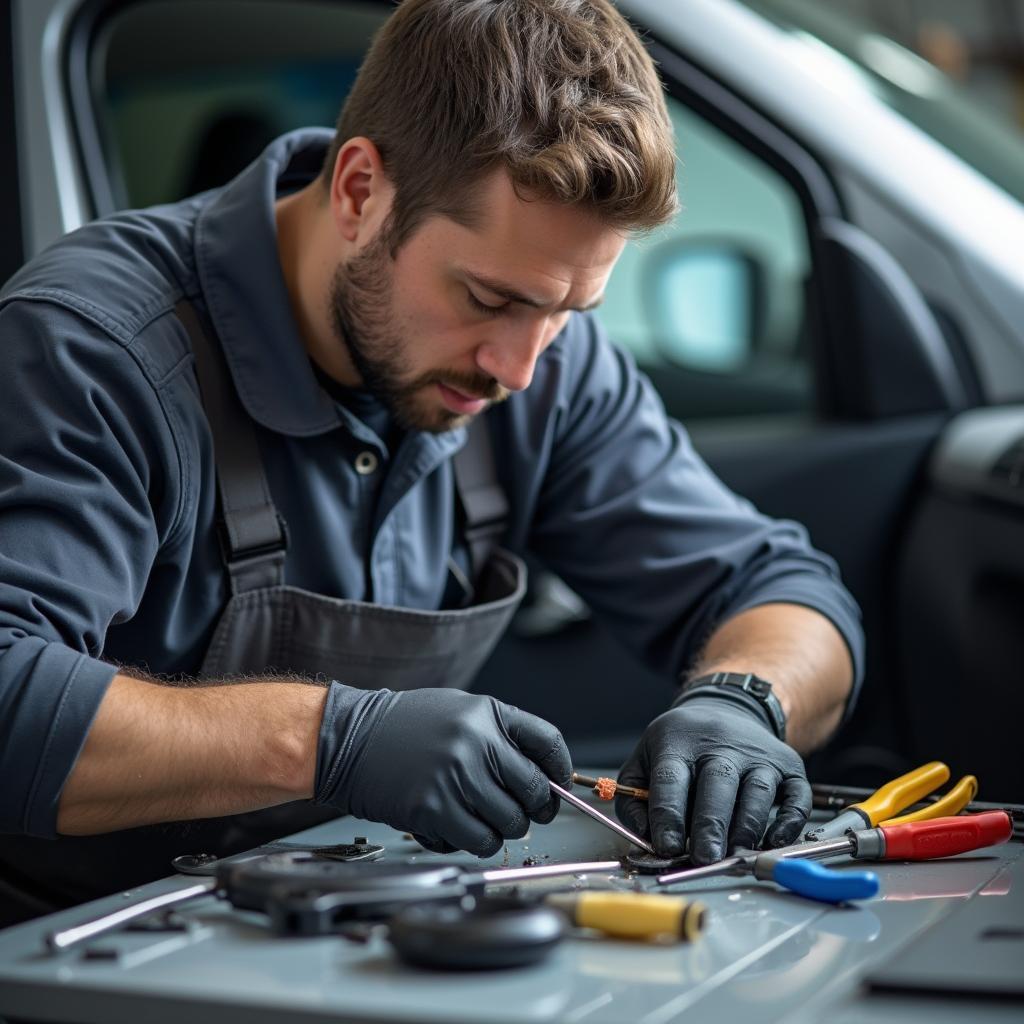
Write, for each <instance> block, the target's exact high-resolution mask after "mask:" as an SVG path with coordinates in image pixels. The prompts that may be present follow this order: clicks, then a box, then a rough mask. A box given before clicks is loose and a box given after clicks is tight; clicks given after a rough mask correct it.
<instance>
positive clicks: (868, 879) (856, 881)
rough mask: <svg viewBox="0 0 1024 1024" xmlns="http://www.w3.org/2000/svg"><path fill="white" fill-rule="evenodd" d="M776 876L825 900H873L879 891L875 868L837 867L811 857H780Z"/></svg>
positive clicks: (805, 893)
mask: <svg viewBox="0 0 1024 1024" xmlns="http://www.w3.org/2000/svg"><path fill="white" fill-rule="evenodd" d="M772 878H773V879H774V880H775V881H776V882H778V883H779V885H782V886H785V888H787V889H790V890H792V891H793V892H795V893H799V894H800V895H801V896H806V897H807V898H808V899H812V900H818V901H819V902H821V903H843V902H845V901H846V900H869V899H871V897H872V896H877V895H878V875H876V874H875V873H874V871H833V870H831V869H829V868H826V867H824V866H823V865H821V864H816V863H815V862H814V861H810V860H780V861H779V862H778V864H776V865H775V868H774V870H773V871H772Z"/></svg>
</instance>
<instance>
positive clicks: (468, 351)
mask: <svg viewBox="0 0 1024 1024" xmlns="http://www.w3.org/2000/svg"><path fill="white" fill-rule="evenodd" d="M481 188H482V189H483V190H484V194H483V196H482V198H483V205H482V209H483V211H484V213H483V216H482V218H481V220H480V223H479V224H478V225H477V226H476V227H475V228H472V229H471V228H466V227H463V226H461V225H459V224H456V223H455V222H454V221H452V220H449V219H448V218H446V217H441V216H435V217H430V218H428V219H427V220H426V221H424V222H423V223H422V224H421V225H420V226H419V227H418V228H417V229H416V230H415V231H414V232H413V234H412V235H411V236H410V237H409V239H408V240H407V241H406V242H405V243H404V244H403V245H402V247H401V248H400V249H399V250H398V253H397V255H396V256H395V258H394V259H392V258H391V255H390V253H389V252H388V249H387V246H386V244H385V243H384V241H383V240H382V238H381V236H380V234H378V235H376V237H374V238H373V239H372V240H370V241H369V242H368V243H367V244H366V245H364V246H363V248H362V249H360V250H359V252H358V253H356V255H354V256H353V257H351V258H350V259H348V260H347V261H346V262H344V263H342V264H340V265H339V266H338V268H337V269H336V271H335V273H334V278H333V281H332V284H331V294H330V312H331V319H332V325H333V327H334V330H335V333H336V334H337V335H338V337H339V339H341V340H342V341H343V342H344V344H345V345H346V347H347V349H348V353H349V356H350V357H351V360H352V363H353V365H354V367H355V369H356V371H357V372H358V374H359V376H360V377H361V378H362V383H363V384H364V385H365V386H366V387H368V388H370V389H371V390H373V391H374V392H375V393H376V394H377V395H378V396H379V397H380V398H381V399H382V400H383V401H384V402H386V403H387V404H388V405H389V407H390V408H391V410H392V412H393V413H394V414H395V416H396V417H397V418H398V420H399V421H400V423H401V425H402V426H403V427H405V428H406V429H412V430H428V431H433V432H435V433H436V432H441V431H444V430H450V429H452V428H453V427H456V426H458V425H460V424H462V423H464V422H466V421H467V420H468V419H470V418H471V417H472V416H475V415H476V414H477V413H479V412H482V411H483V410H484V409H485V408H486V407H487V406H488V405H489V404H491V403H494V402H500V401H502V400H503V399H505V398H507V397H508V394H509V392H511V391H522V390H523V389H524V388H526V387H527V386H528V385H529V383H530V380H531V378H532V377H533V370H534V366H535V365H536V362H537V357H538V356H539V355H540V354H541V352H543V351H544V349H546V348H547V347H548V345H550V344H551V342H552V341H553V340H554V338H555V336H556V335H557V334H558V332H559V331H561V329H562V328H563V327H564V326H565V323H566V321H567V320H568V318H569V313H570V311H571V310H573V309H588V308H591V307H593V306H595V305H597V304H598V303H599V302H600V300H601V297H602V294H603V292H604V288H605V283H606V282H607V280H608V275H609V274H610V273H611V271H612V267H613V266H614V265H615V261H616V260H617V259H618V257H619V254H620V253H621V251H622V247H623V245H624V244H625V237H624V236H623V234H622V233H620V232H619V231H616V230H614V229H612V228H609V227H608V226H607V225H604V224H601V223H600V222H598V221H597V220H596V219H595V218H594V217H593V216H592V215H590V214H589V213H587V212H584V211H581V210H579V209H575V208H572V207H568V206H563V205H557V204H552V203H543V202H524V201H523V200H521V199H520V198H519V197H518V196H517V195H516V194H515V191H514V189H513V188H512V185H511V183H510V182H509V180H508V178H507V176H506V175H505V174H504V173H503V172H499V173H496V174H494V175H492V176H490V177H489V178H488V179H486V180H485V182H484V183H483V184H482V185H481Z"/></svg>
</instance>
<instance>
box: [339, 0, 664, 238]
mask: <svg viewBox="0 0 1024 1024" xmlns="http://www.w3.org/2000/svg"><path fill="white" fill-rule="evenodd" d="M360 135H362V136H365V137H367V138H369V139H370V140H371V141H372V142H373V143H374V144H375V145H376V146H377V148H378V150H379V151H380V154H381V159H382V160H383V163H384V168H385V172H386V173H387V175H388V178H389V179H390V180H391V182H392V184H393V185H394V187H395V203H394V208H393V210H392V213H391V218H390V222H389V224H388V225H387V226H386V228H385V230H386V232H387V237H388V240H389V243H390V246H391V248H392V250H394V249H397V248H398V247H399V246H400V245H401V244H402V242H403V241H404V240H405V239H406V238H408V236H409V234H410V233H411V232H412V230H413V229H414V228H415V227H416V226H417V225H418V224H419V223H420V222H421V221H422V220H423V219H424V218H425V217H427V216H429V215H431V214H443V215H445V216H448V217H451V218H452V219H454V220H456V221H459V222H461V223H464V224H472V223H473V222H474V221H475V212H476V211H475V210H474V208H473V205H472V195H471V190H472V186H473V185H474V184H476V183H477V182H478V181H479V179H480V178H481V177H482V176H483V175H485V174H487V173H488V172H490V171H491V170H493V169H495V168H497V167H499V166H504V168H505V169H506V170H507V171H508V174H509V176H510V178H511V180H512V183H513V185H514V187H515V188H516V191H517V192H519V194H520V195H521V196H523V197H524V198H531V199H541V200H546V201H551V202H558V203H566V204H579V205H582V206H586V207H589V208H590V209H591V210H592V211H593V212H594V213H595V214H596V215H597V216H598V217H600V218H601V219H602V220H604V221H606V222H607V223H609V224H611V225H612V226H614V227H617V228H622V229H625V230H645V229H650V228H653V227H656V226H658V225H659V224H663V223H664V222H665V221H667V220H669V219H670V218H671V217H672V216H673V215H674V214H675V212H676V209H677V201H676V187H675V148H674V145H673V141H672V126H671V122H670V121H669V117H668V112H667V111H666V109H665V100H664V96H663V94H662V88H661V83H660V81H659V79H658V75H657V72H656V71H655V69H654V63H653V61H652V60H651V58H650V55H649V54H648V53H647V51H646V49H645V48H644V46H643V43H642V42H641V41H640V39H639V38H638V37H637V35H636V33H635V32H634V31H633V29H632V28H631V27H630V26H629V24H628V23H627V22H626V21H625V19H624V18H623V17H622V15H620V14H619V13H618V12H617V11H616V10H615V8H614V7H613V6H612V5H611V4H610V3H608V2H607V0H404V2H403V3H402V4H400V6H399V7H398V9H397V11H396V12H395V13H394V14H393V15H392V16H391V18H389V20H388V21H387V22H386V23H385V25H384V26H383V27H382V28H381V30H380V31H379V32H378V34H377V36H376V37H375V39H374V41H373V44H372V45H371V47H370V50H369V52H368V54H367V56H366V59H365V61H364V62H363V65H362V68H361V69H360V71H359V76H358V78H357V79H356V82H355V84H354V85H353V87H352V91H351V93H350V94H349V96H348V99H347V100H346V102H345V105H344V107H343V108H342V111H341V115H340V117H339V118H338V125H337V132H336V135H335V138H334V142H333V144H332V145H331V147H330V150H329V152H328V154H327V158H326V161H325V163H324V169H323V180H324V182H325V184H326V185H327V187H330V182H331V178H332V175H333V171H334V164H335V161H336V158H337V155H338V150H339V149H340V148H341V146H342V145H343V144H344V142H345V141H346V140H348V139H351V138H355V137H356V136H360Z"/></svg>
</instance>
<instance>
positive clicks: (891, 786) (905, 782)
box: [850, 761, 949, 827]
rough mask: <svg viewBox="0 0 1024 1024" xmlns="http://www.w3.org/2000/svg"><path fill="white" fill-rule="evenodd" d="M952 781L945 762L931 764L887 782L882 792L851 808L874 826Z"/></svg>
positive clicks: (879, 791)
mask: <svg viewBox="0 0 1024 1024" xmlns="http://www.w3.org/2000/svg"><path fill="white" fill-rule="evenodd" d="M948 778H949V769H948V768H947V767H946V766H945V765H944V764H943V763H942V762H941V761H929V762H928V763H927V764H923V765H921V767H920V768H915V769H914V770H913V771H912V772H907V774H906V775H901V776H900V777H899V778H898V779H893V780H892V782H887V783H886V784H885V785H884V786H882V787H881V788H880V789H876V790H875V792H874V793H872V794H871V796H869V797H868V798H867V800H863V801H861V803H859V804H851V805H850V806H851V807H855V808H857V810H859V811H860V812H861V814H863V815H864V816H865V817H866V818H867V819H868V821H870V822H871V825H872V827H874V826H875V825H877V824H878V823H879V822H880V821H886V820H887V819H889V818H891V817H893V816H894V815H896V814H899V812H900V811H902V810H903V808H904V807H909V806H910V805H911V804H914V803H917V801H918V800H920V799H921V797H923V796H927V795H928V794H929V793H930V792H932V790H934V789H937V788H938V787H939V786H941V785H942V784H943V783H944V782H945V781H946V780H947V779H948Z"/></svg>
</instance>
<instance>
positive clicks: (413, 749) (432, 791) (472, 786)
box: [313, 682, 572, 857]
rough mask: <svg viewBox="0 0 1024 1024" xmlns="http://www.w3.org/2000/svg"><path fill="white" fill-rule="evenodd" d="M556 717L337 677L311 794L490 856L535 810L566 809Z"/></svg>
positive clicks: (566, 774) (567, 768)
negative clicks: (561, 803)
mask: <svg viewBox="0 0 1024 1024" xmlns="http://www.w3.org/2000/svg"><path fill="white" fill-rule="evenodd" d="M571 778H572V762H571V759H570V757H569V751H568V750H567V749H566V746H565V741H564V740H563V739H562V736H561V734H560V733H559V731H558V730H557V729H556V728H555V727H554V726H553V725H551V724H550V723H548V722H545V721H544V720H543V719H541V718H537V717H536V716H535V715H530V714H527V713H526V712H525V711H520V710H519V708H516V707H513V706H512V705H510V704H503V703H502V702H501V701H500V700H495V699H494V698H493V697H484V696H480V695H478V694H471V693H463V692H462V691H461V690H447V689H423V690H408V691H403V692H401V693H394V692H392V691H390V690H357V689H355V688H353V687H351V686H343V685H342V684H341V683H338V682H333V683H331V688H330V692H329V693H328V695H327V704H326V707H325V709H324V716H323V720H322V723H321V727H320V740H319V745H318V748H317V763H316V784H315V788H314V794H313V799H314V800H315V801H316V802H317V803H325V804H329V805H331V806H333V807H336V808H338V809H339V810H340V811H342V812H343V813H345V814H354V815H355V816H356V817H359V818H365V819H367V820H368V821H383V822H386V823H387V824H388V825H391V826H392V827H393V828H396V829H399V830H400V831H404V832H411V833H413V834H414V835H415V836H416V838H417V839H418V840H419V842H420V843H421V844H422V845H423V846H425V847H426V848H427V849H429V850H433V851H435V852H437V853H450V852H451V851H452V850H457V849H461V850H468V851H469V852H470V853H475V854H476V855H477V856H479V857H489V856H491V855H492V854H494V853H497V851H498V850H500V849H501V846H502V843H503V842H504V840H505V839H519V838H521V837H522V836H524V835H526V831H527V829H528V828H529V827H530V826H529V822H530V820H531V819H532V820H533V821H536V822H538V823H540V824H547V823H548V822H549V821H551V820H552V818H554V816H555V815H556V814H557V813H558V798H557V797H556V796H554V795H553V794H552V792H551V788H550V786H549V785H548V780H549V779H553V780H554V781H555V782H559V783H561V784H562V785H563V786H569V785H571Z"/></svg>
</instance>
